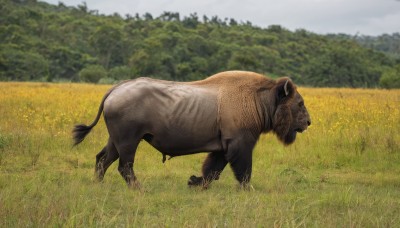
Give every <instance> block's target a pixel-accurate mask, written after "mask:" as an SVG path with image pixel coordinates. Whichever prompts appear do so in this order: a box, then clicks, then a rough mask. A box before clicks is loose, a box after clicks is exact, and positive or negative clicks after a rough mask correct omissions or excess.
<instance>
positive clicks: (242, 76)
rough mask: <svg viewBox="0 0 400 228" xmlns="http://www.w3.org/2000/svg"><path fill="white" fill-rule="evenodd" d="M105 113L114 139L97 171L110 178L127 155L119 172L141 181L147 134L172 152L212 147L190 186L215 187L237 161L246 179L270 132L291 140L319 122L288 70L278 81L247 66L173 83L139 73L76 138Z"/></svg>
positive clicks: (161, 148)
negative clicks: (138, 164) (138, 165)
mask: <svg viewBox="0 0 400 228" xmlns="http://www.w3.org/2000/svg"><path fill="white" fill-rule="evenodd" d="M101 113H103V116H104V120H105V123H106V125H107V129H108V133H109V139H108V143H107V144H106V146H105V147H104V148H103V149H102V150H101V151H100V152H99V153H98V154H97V156H96V167H95V173H96V174H97V178H98V179H99V180H102V179H103V178H104V174H105V172H106V170H107V168H108V167H109V166H110V165H111V164H112V163H113V162H114V161H116V160H117V159H118V158H119V165H118V171H119V172H120V174H121V176H122V177H123V178H124V180H125V181H126V183H127V184H128V186H136V184H137V179H136V177H135V173H134V171H133V165H134V160H135V153H136V148H137V146H138V144H139V142H140V141H141V140H142V139H144V140H146V141H147V142H148V143H149V144H150V145H152V146H153V147H154V148H156V149H157V150H158V151H160V152H161V153H162V154H163V158H164V159H163V161H165V155H169V156H171V157H175V156H181V155H188V154H194V153H200V152H208V153H209V154H208V156H207V158H206V159H205V161H204V163H203V167H202V176H200V177H197V176H191V177H190V178H189V181H188V185H189V186H203V187H204V188H207V187H208V186H209V184H210V183H211V182H212V181H213V180H218V179H219V175H220V173H221V172H222V171H223V169H224V168H225V166H226V165H227V164H228V163H229V164H230V166H231V168H232V170H233V172H234V174H235V177H236V179H237V180H238V181H239V183H240V184H241V185H244V186H246V185H247V184H248V183H249V181H250V178H251V172H252V151H253V148H254V146H255V144H256V142H257V140H258V138H259V137H260V135H261V134H262V133H267V132H271V131H272V132H274V133H275V134H276V135H277V137H278V139H279V140H280V141H282V142H283V144H285V145H288V144H291V143H292V142H294V141H295V139H296V134H297V133H298V132H300V133H301V132H303V131H304V130H306V129H307V127H308V126H309V125H310V124H311V120H310V116H309V114H308V112H307V109H306V107H305V105H304V101H303V98H302V96H301V95H300V94H299V93H298V92H297V89H296V86H295V85H294V83H293V82H292V81H291V80H290V79H289V78H287V77H284V78H280V79H277V80H273V79H270V78H267V77H266V76H263V75H260V74H257V73H253V72H246V71H227V72H222V73H218V74H215V75H213V76H210V77H208V78H206V79H204V80H200V81H193V82H172V81H164V80H157V79H151V78H137V79H133V80H129V81H125V82H122V83H120V84H118V85H116V86H114V87H113V88H111V89H110V90H109V91H108V92H107V93H106V94H105V95H104V97H103V99H102V101H101V103H100V107H99V111H98V113H97V116H96V119H95V120H94V122H93V123H92V124H90V125H88V126H87V125H83V124H81V125H76V126H75V127H74V129H73V138H74V145H77V144H79V143H80V142H82V141H83V139H84V138H85V136H86V135H87V134H88V133H89V132H90V130H91V129H92V128H93V127H94V126H95V125H96V124H97V122H98V121H99V119H100V116H101Z"/></svg>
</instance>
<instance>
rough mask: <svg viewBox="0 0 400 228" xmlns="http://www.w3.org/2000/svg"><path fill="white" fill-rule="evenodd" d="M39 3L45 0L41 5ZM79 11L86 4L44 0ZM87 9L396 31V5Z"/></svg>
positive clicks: (268, 2)
mask: <svg viewBox="0 0 400 228" xmlns="http://www.w3.org/2000/svg"><path fill="white" fill-rule="evenodd" d="M42 1H43V0H42ZM44 1H46V2H49V3H52V4H58V2H63V3H64V4H65V5H68V6H77V5H78V4H82V2H84V0H44ZM85 2H86V4H87V6H88V8H89V9H90V10H99V13H102V14H112V13H114V12H117V13H119V14H120V15H121V16H125V15H126V14H131V15H135V14H136V13H139V15H143V14H144V13H146V12H149V13H151V14H152V15H153V17H157V16H159V15H160V14H161V13H162V12H164V11H170V12H179V13H180V15H181V18H183V16H188V15H189V14H190V13H194V12H197V14H198V15H199V16H200V18H202V16H203V15H207V16H208V17H211V16H215V15H217V16H218V17H219V18H221V19H224V18H225V17H227V18H234V19H236V20H237V21H250V22H251V23H252V24H253V25H257V26H260V27H265V28H266V27H268V26H269V25H272V24H276V25H281V26H283V27H285V28H287V29H290V30H292V31H294V30H296V29H306V30H308V31H311V32H316V33H320V34H326V33H346V34H350V35H356V34H357V33H359V34H363V35H381V34H383V33H389V34H391V33H395V32H400V0H248V1H246V0H196V1H190V0H86V1H85Z"/></svg>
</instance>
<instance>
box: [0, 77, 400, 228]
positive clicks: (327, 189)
mask: <svg viewBox="0 0 400 228" xmlns="http://www.w3.org/2000/svg"><path fill="white" fill-rule="evenodd" d="M108 88H109V86H98V85H84V84H46V83H0V226H1V227H21V226H67V227H72V226H168V227H175V226H184V227H215V226H226V227H238V226H250V227H254V226H263V227H310V226H317V227H338V226H339V227H344V226H351V227H398V226H400V216H399V214H400V197H399V196H400V143H399V142H400V107H399V106H400V105H399V104H400V91H399V90H391V91H387V90H361V89H359V90H354V89H309V88H300V92H301V93H302V95H303V97H304V99H305V102H306V105H307V107H308V109H309V112H310V114H311V117H312V122H313V123H312V125H311V127H310V129H309V130H308V131H307V132H305V133H303V134H301V135H298V139H297V140H296V142H295V143H294V144H293V145H292V146H289V147H284V146H282V145H281V144H280V143H279V142H278V140H277V139H276V138H275V136H273V135H264V136H262V137H261V138H260V140H259V142H258V144H257V146H256V148H255V151H254V164H253V170H254V173H253V177H252V185H253V187H254V190H251V191H243V190H241V189H240V188H239V187H238V185H237V183H236V180H235V179H234V177H233V174H232V171H231V170H230V168H229V167H227V168H226V169H225V171H224V172H223V174H222V175H221V178H220V180H219V181H216V182H214V183H213V184H212V186H211V188H210V189H208V190H206V191H202V190H200V189H196V188H194V189H193V188H188V187H187V185H186V184H187V180H188V178H189V176H190V175H193V174H195V175H199V174H200V170H201V163H202V161H203V159H204V157H205V154H198V155H191V156H184V157H176V158H173V159H171V160H169V161H167V162H166V163H165V164H163V163H162V162H161V160H162V156H161V154H160V153H158V152H157V151H156V150H155V149H153V148H152V147H151V146H149V145H148V144H146V143H145V142H143V143H141V144H140V146H139V148H138V153H137V156H136V162H135V172H136V173H137V176H138V178H139V181H140V182H141V185H142V189H141V190H129V189H128V188H127V187H126V186H125V183H124V181H123V180H122V178H121V177H120V175H119V173H118V171H117V169H116V164H113V165H112V166H111V167H110V169H109V170H108V171H107V174H106V176H105V180H104V182H102V183H97V182H95V181H94V178H93V174H94V161H95V155H96V154H97V152H98V151H99V150H100V149H101V148H102V147H103V146H104V144H105V143H106V139H107V131H106V128H105V125H104V122H102V121H101V122H100V123H99V124H98V125H97V126H96V127H95V129H94V131H93V132H92V133H91V134H90V135H89V136H88V138H87V139H86V140H85V141H84V142H83V143H82V144H80V145H79V146H78V147H74V148H72V146H71V145H72V140H71V134H70V133H71V129H72V126H73V125H74V124H76V123H80V122H83V123H89V122H91V121H92V120H93V118H94V117H95V115H96V112H97V109H98V105H99V102H100V100H101V98H102V96H103V94H104V92H105V91H106V90H107V89H108Z"/></svg>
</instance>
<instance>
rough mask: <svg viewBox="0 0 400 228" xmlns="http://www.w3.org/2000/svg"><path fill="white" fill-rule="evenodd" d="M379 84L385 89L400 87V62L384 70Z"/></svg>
mask: <svg viewBox="0 0 400 228" xmlns="http://www.w3.org/2000/svg"><path fill="white" fill-rule="evenodd" d="M379 85H380V86H381V87H383V88H385V89H395V88H400V64H397V65H396V66H395V67H394V68H393V69H388V70H386V71H384V72H383V74H382V77H381V78H380V80H379Z"/></svg>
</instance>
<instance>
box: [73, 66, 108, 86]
mask: <svg viewBox="0 0 400 228" xmlns="http://www.w3.org/2000/svg"><path fill="white" fill-rule="evenodd" d="M79 78H80V80H81V81H83V82H91V83H97V82H99V80H100V79H101V78H107V71H106V69H104V67H103V66H101V65H89V66H87V67H85V68H83V69H82V70H81V71H80V72H79Z"/></svg>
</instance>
